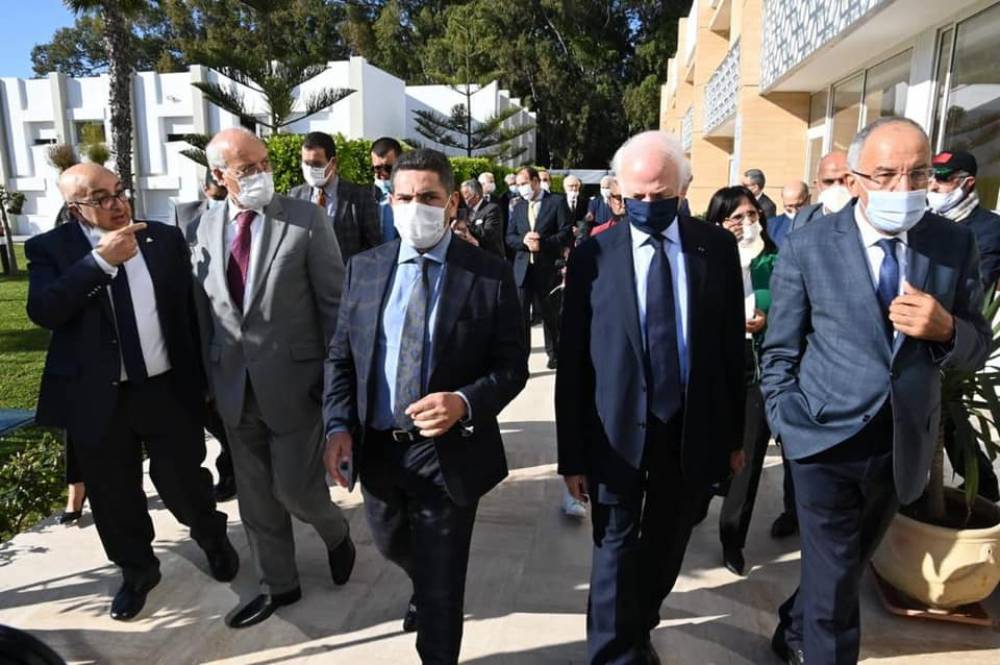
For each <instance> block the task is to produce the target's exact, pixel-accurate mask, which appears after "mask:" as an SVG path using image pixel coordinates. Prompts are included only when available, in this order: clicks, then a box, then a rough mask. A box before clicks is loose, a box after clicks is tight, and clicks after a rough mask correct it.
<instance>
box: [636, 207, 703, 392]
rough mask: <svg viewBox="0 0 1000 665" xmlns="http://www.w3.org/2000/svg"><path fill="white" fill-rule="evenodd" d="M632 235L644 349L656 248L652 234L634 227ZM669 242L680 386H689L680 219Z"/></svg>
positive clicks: (673, 225) (670, 229)
mask: <svg viewBox="0 0 1000 665" xmlns="http://www.w3.org/2000/svg"><path fill="white" fill-rule="evenodd" d="M628 228H629V233H631V234H632V265H633V267H634V269H635V270H634V271H633V272H634V275H635V297H636V300H637V302H638V304H639V330H640V331H641V332H642V345H643V347H647V346H648V344H649V342H648V340H647V339H646V279H647V278H648V276H649V266H650V264H651V263H652V262H653V256H654V252H655V247H654V245H653V243H652V242H648V241H649V234H648V233H644V232H642V231H640V230H639V229H637V228H635V227H634V226H632V225H631V224H629V225H628ZM663 235H664V236H665V237H666V239H667V245H666V249H667V259H668V260H669V261H670V276H671V278H672V281H673V285H674V321H675V322H676V324H677V356H678V358H679V359H680V370H681V383H682V384H683V385H685V386H686V385H687V380H688V367H689V365H690V363H689V362H688V336H687V333H688V280H687V264H686V262H685V261H684V252H683V248H682V246H681V232H680V229H679V225H678V222H677V219H676V218H674V221H673V222H671V224H670V226H668V227H667V230H666V232H665V233H664V234H663Z"/></svg>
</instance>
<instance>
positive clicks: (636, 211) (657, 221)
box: [625, 197, 680, 235]
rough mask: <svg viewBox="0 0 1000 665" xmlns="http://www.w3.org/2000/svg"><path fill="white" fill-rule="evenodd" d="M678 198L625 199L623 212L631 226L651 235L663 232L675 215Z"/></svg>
mask: <svg viewBox="0 0 1000 665" xmlns="http://www.w3.org/2000/svg"><path fill="white" fill-rule="evenodd" d="M679 203H680V199H678V198H677V197H674V198H672V199H657V200H656V201H640V200H639V199H625V212H627V213H628V221H629V223H630V224H632V226H634V227H635V228H637V229H639V230H640V231H643V232H644V233H648V234H650V235H653V234H654V233H663V232H664V231H666V230H667V227H668V226H670V224H671V223H672V222H673V221H674V218H675V217H677V206H678V205H679Z"/></svg>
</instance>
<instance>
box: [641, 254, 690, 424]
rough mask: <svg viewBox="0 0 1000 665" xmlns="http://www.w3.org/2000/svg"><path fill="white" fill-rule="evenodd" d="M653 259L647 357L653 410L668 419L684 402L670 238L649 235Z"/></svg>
mask: <svg viewBox="0 0 1000 665" xmlns="http://www.w3.org/2000/svg"><path fill="white" fill-rule="evenodd" d="M649 242H650V243H651V244H652V245H653V250H654V253H653V261H652V262H651V263H650V264H649V273H648V274H647V276H646V359H647V361H648V363H649V376H650V383H651V384H652V390H650V404H649V410H650V412H651V413H652V414H653V415H654V416H656V417H657V418H658V419H659V420H660V422H663V423H667V422H669V421H670V419H671V418H672V417H673V415H674V414H675V413H676V412H677V410H678V409H680V406H681V370H680V357H679V355H678V351H677V317H676V316H675V313H674V280H673V275H672V274H671V272H670V261H669V259H668V258H667V251H666V250H667V247H666V239H665V238H664V237H663V236H662V235H659V234H656V235H652V236H650V237H649Z"/></svg>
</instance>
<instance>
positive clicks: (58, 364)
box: [24, 222, 205, 441]
mask: <svg viewBox="0 0 1000 665" xmlns="http://www.w3.org/2000/svg"><path fill="white" fill-rule="evenodd" d="M146 223H147V224H148V225H149V226H148V228H147V229H146V230H144V231H138V232H137V233H136V234H135V236H136V240H137V241H138V243H139V249H140V251H141V252H142V256H143V259H144V260H145V262H146V266H147V267H148V269H149V274H150V277H151V278H152V281H153V290H154V293H155V295H156V307H157V311H158V313H159V318H160V326H161V328H162V330H163V337H164V341H165V342H166V346H167V355H168V357H169V359H170V365H171V369H172V371H171V372H170V380H171V384H172V388H173V390H174V392H175V393H176V395H177V397H178V399H179V400H180V401H181V403H182V404H184V405H185V406H186V407H187V408H188V410H189V411H190V413H191V417H192V418H194V419H198V420H200V419H201V417H202V415H201V414H202V411H203V409H204V386H205V383H204V373H203V370H202V364H201V352H200V349H199V344H198V337H197V332H196V327H195V316H194V299H193V295H192V288H193V279H192V273H191V260H190V255H189V253H188V246H187V243H186V242H185V241H184V238H183V236H182V235H181V232H180V231H179V230H178V229H176V228H173V227H171V226H169V225H167V224H161V223H159V222H146ZM91 249H92V248H91V246H90V242H89V241H88V240H87V238H86V236H84V233H83V230H82V229H80V227H79V225H78V224H77V223H75V222H71V223H67V224H63V225H62V226H58V227H56V228H54V229H53V230H51V231H48V232H47V233H43V234H42V235H39V236H36V237H34V238H32V239H31V240H29V241H28V242H27V243H26V244H25V246H24V252H25V255H26V256H27V259H28V278H29V282H28V317H29V318H30V319H31V320H32V321H34V322H35V323H36V324H38V325H39V326H42V327H43V328H48V329H49V330H51V331H52V339H51V341H50V342H49V349H48V353H47V355H46V357H45V369H44V371H43V373H42V384H41V389H40V391H39V395H38V411H37V414H36V416H35V420H36V422H37V423H38V424H39V425H45V426H51V427H61V428H64V429H66V430H67V431H68V432H69V434H70V436H72V437H73V438H74V439H78V440H81V441H100V440H101V439H102V438H103V437H104V435H105V433H106V432H107V428H108V425H109V423H110V421H111V416H112V413H113V411H114V408H115V402H116V396H117V393H118V380H119V377H120V375H121V356H120V354H119V351H118V344H117V333H116V331H115V318H114V312H113V310H112V308H111V297H110V295H109V294H108V292H107V289H106V288H105V287H107V286H108V285H109V284H110V283H111V277H110V276H109V275H108V274H107V273H105V272H104V271H103V270H102V269H101V267H100V266H99V265H98V264H97V261H95V260H94V258H93V256H91Z"/></svg>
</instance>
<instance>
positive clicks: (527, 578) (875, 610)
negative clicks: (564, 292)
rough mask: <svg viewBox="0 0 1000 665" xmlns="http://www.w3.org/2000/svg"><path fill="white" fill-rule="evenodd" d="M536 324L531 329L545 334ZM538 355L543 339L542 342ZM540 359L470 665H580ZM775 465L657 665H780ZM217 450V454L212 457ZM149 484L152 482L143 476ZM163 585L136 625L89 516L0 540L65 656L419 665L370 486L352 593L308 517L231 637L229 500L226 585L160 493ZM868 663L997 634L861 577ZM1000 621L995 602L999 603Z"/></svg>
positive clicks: (17, 589) (487, 521) (477, 588)
mask: <svg viewBox="0 0 1000 665" xmlns="http://www.w3.org/2000/svg"><path fill="white" fill-rule="evenodd" d="M537 332H538V331H537V330H536V334H537ZM535 342H536V345H539V343H540V339H536V340H535ZM539 351H540V350H539V349H536V352H535V353H534V354H533V357H532V361H531V367H532V371H533V374H532V378H531V381H530V382H529V384H528V387H527V389H526V390H525V391H524V392H523V393H522V395H521V396H520V397H519V398H518V399H517V400H516V401H515V402H514V403H512V404H511V405H510V407H509V408H508V409H507V410H506V411H505V412H504V414H503V417H502V420H503V423H502V426H503V429H504V433H505V440H506V444H507V455H508V459H509V461H510V466H511V469H512V472H511V475H510V477H509V478H508V479H507V480H506V481H505V482H504V483H503V484H502V485H501V486H500V487H498V488H497V489H495V490H494V491H493V492H492V493H490V494H489V495H488V496H487V497H486V498H485V499H484V500H483V501H482V503H481V505H480V509H479V518H478V522H477V525H476V532H475V537H474V540H473V546H472V559H471V564H470V572H469V581H468V588H467V591H466V613H467V617H466V622H465V640H464V644H463V649H462V662H463V663H474V664H476V665H500V664H511V665H535V664H539V665H541V664H543V663H544V664H569V663H583V662H585V659H584V657H585V645H584V639H585V635H584V611H585V608H586V597H587V580H588V574H589V565H590V540H589V525H588V524H587V523H574V522H570V521H567V520H566V519H564V518H563V517H562V516H561V514H560V513H559V511H558V506H559V502H560V499H561V497H562V481H561V480H560V479H559V478H558V477H557V476H556V473H555V464H554V461H555V433H554V427H553V422H552V390H553V374H554V372H551V371H546V370H545V369H544V363H543V360H544V354H542V353H540V352H539ZM771 452H772V453H773V454H772V455H770V456H769V457H768V459H767V462H766V464H767V468H766V469H765V472H764V479H763V482H762V484H761V490H760V496H759V499H758V503H757V511H756V514H755V516H754V522H753V525H752V527H751V535H750V539H749V542H748V545H747V548H746V555H747V560H748V563H749V564H751V565H752V570H751V571H750V573H749V575H748V576H747V577H746V578H744V579H741V578H737V577H735V576H733V575H731V574H730V573H728V572H727V571H726V570H725V569H724V568H721V566H720V565H719V557H720V547H719V544H718V528H717V518H718V509H719V501H715V502H713V506H712V512H711V514H710V515H709V518H708V519H707V520H706V521H705V522H704V523H703V524H702V525H701V526H699V527H698V529H697V530H696V531H695V534H694V536H693V538H692V540H691V545H690V547H689V549H688V556H687V559H686V561H685V566H684V570H683V574H682V577H681V579H680V580H679V581H678V584H677V587H676V589H675V591H674V593H673V594H672V595H671V596H670V598H669V599H668V600H667V602H666V603H665V605H664V607H663V609H662V611H661V616H662V618H663V621H662V623H661V624H660V627H659V628H658V629H657V630H656V631H655V632H654V634H653V643H654V644H655V646H656V648H657V650H658V651H659V653H660V654H661V657H662V658H663V662H664V663H673V664H683V665H688V664H691V665H707V664H720V665H721V664H733V665H735V664H740V665H743V664H758V663H759V664H765V665H766V664H769V663H775V664H776V663H777V661H776V660H775V659H774V658H773V657H772V655H771V652H770V650H769V648H768V638H769V637H770V634H771V631H772V630H773V628H774V621H775V620H774V610H775V608H776V607H777V605H778V604H779V602H780V601H781V600H782V599H784V597H785V596H787V595H788V593H789V592H790V591H791V589H792V588H793V587H794V586H795V584H796V582H797V578H798V567H799V563H798V559H799V554H798V550H797V540H796V539H794V538H793V539H790V540H787V541H781V542H777V541H773V540H771V538H770V537H769V536H768V533H767V531H768V528H769V525H770V523H771V520H773V519H774V517H775V516H776V515H777V514H778V512H779V511H780V504H781V502H780V488H781V464H780V459H779V458H778V457H777V453H776V451H774V450H772V451H771ZM213 457H214V455H213ZM147 480H148V479H147ZM147 487H148V489H149V493H150V510H151V512H152V514H153V519H154V522H155V525H156V534H157V540H156V543H155V546H156V550H157V554H158V556H159V557H160V560H161V562H162V570H163V582H161V583H160V585H159V586H158V587H157V588H156V589H155V590H154V591H153V592H152V593H151V594H150V597H149V600H148V602H147V604H146V609H145V610H144V612H143V614H142V615H141V616H140V618H139V619H137V620H135V621H133V622H131V623H120V622H116V621H112V620H111V619H110V618H109V617H108V604H109V601H110V596H111V595H112V594H113V593H114V591H115V589H116V588H117V585H118V583H119V580H118V575H117V573H116V571H115V570H114V569H113V568H112V567H111V566H110V565H109V564H108V562H107V561H106V560H105V559H104V555H103V553H102V551H101V547H100V544H99V541H98V538H97V533H96V531H95V529H94V526H93V522H92V520H91V519H90V517H89V515H88V514H86V513H85V515H84V518H83V520H82V521H81V523H80V525H79V526H78V527H68V528H67V527H62V526H59V525H58V524H55V523H54V520H52V519H50V520H48V521H46V522H44V523H43V524H41V525H39V526H38V527H37V528H36V529H34V530H32V531H30V532H28V533H25V534H22V535H20V536H18V537H17V538H15V539H14V540H12V541H10V542H9V543H7V544H6V545H4V546H0V623H3V624H9V625H13V626H17V627H20V628H25V629H28V630H30V631H31V632H33V633H34V634H35V635H37V636H38V637H40V638H41V639H43V640H44V641H45V642H47V643H48V644H50V645H51V646H52V647H54V648H55V649H56V650H57V651H58V652H59V653H60V654H62V655H63V657H65V658H66V659H67V660H69V661H71V662H78V663H99V664H101V665H108V664H110V665H118V664H132V663H142V664H143V665H185V664H187V663H215V664H219V665H223V664H224V665H236V664H237V663H239V664H254V665H264V664H272V663H282V664H285V663H330V662H342V663H359V664H362V665H407V664H410V663H417V662H418V661H417V658H416V653H415V650H414V638H413V636H412V635H410V634H404V633H402V632H401V630H400V619H401V617H402V612H403V609H404V607H405V605H406V601H407V599H408V597H409V594H410V590H409V588H408V585H407V583H406V581H405V578H404V576H403V575H402V573H401V572H400V571H398V570H397V569H395V568H394V567H393V566H391V565H389V564H387V563H386V562H385V561H384V560H383V559H382V558H381V557H380V556H379V555H378V553H377V552H376V551H375V549H374V547H373V545H372V540H371V536H370V534H369V531H368V527H367V525H366V524H365V520H364V515H363V511H361V510H360V502H361V499H360V493H359V492H358V491H355V493H354V494H352V495H348V494H347V493H346V492H344V491H343V490H341V489H339V488H337V489H334V490H333V496H334V498H335V499H336V501H337V502H338V503H339V504H340V505H341V506H342V507H343V508H344V509H345V510H346V511H347V514H348V515H349V517H350V521H351V530H352V533H353V534H354V538H355V541H356V543H357V545H358V562H357V566H356V568H355V570H354V575H353V577H352V578H351V581H350V583H348V584H347V585H346V586H344V587H341V588H334V587H333V584H332V582H331V581H330V578H329V571H328V567H327V563H326V557H325V552H324V550H323V545H322V542H321V541H320V539H319V537H318V536H317V535H316V534H315V533H314V532H313V531H312V530H311V529H310V528H309V527H306V526H303V525H301V524H297V528H296V539H297V543H298V561H299V570H300V573H301V577H302V584H303V591H304V597H303V599H302V601H301V602H299V603H298V604H296V605H293V606H291V607H288V608H284V609H282V610H281V611H280V612H279V613H278V614H277V615H276V616H274V617H272V618H271V619H269V620H268V621H266V622H264V623H263V624H261V625H259V626H257V627H254V628H251V629H248V630H244V631H232V630H230V629H228V628H226V627H225V625H224V624H223V621H222V619H223V617H224V616H225V615H226V614H227V613H229V612H230V611H231V610H232V609H233V608H234V607H235V606H236V605H237V604H239V603H241V602H245V601H247V600H249V599H250V598H252V597H253V596H254V595H255V594H256V593H257V586H256V583H255V578H254V574H253V569H252V565H251V564H250V562H249V553H248V549H247V544H246V538H245V537H244V534H243V530H242V528H241V526H240V523H239V513H238V510H237V505H236V502H235V501H231V502H228V503H226V504H224V505H223V510H225V511H226V512H227V513H228V514H229V516H230V535H231V537H232V539H233V542H234V544H235V545H236V547H237V549H238V550H239V553H240V557H241V562H242V564H243V567H242V569H241V570H240V574H239V576H238V577H237V578H236V580H235V581H234V582H232V583H231V584H219V583H217V582H215V581H214V580H212V579H211V578H209V577H208V575H207V565H206V563H205V561H204V558H203V556H202V554H201V551H200V550H199V549H198V547H197V546H196V545H195V544H194V543H193V542H192V541H191V540H189V539H188V538H186V536H185V534H184V531H183V529H182V528H181V527H180V526H179V525H178V524H177V522H176V521H174V519H173V518H172V517H171V516H170V514H169V513H167V511H166V510H165V509H164V508H163V506H162V504H161V503H160V501H159V498H158V497H157V496H156V495H155V492H154V491H153V489H152V487H151V486H149V485H148V482H147ZM862 600H863V608H862V615H863V625H864V645H863V649H862V659H863V660H864V662H866V663H899V664H904V663H905V664H907V665H909V664H911V663H912V664H918V663H919V664H923V663H942V664H944V663H947V664H948V665H952V664H954V663H958V662H960V663H961V664H962V665H979V664H981V665H987V664H990V665H997V664H998V663H1000V633H998V632H995V631H991V630H984V629H976V628H967V627H959V626H950V625H942V624H936V623H933V624H932V623H926V622H921V621H915V620H903V619H899V618H896V617H892V616H890V615H888V614H887V613H886V612H885V611H883V610H882V608H881V606H880V605H879V603H878V600H877V599H876V597H875V595H874V591H873V589H872V586H871V584H870V582H868V581H866V583H865V585H864V593H863V596H862ZM990 609H991V611H992V613H993V616H995V617H1000V593H997V594H994V596H993V598H992V599H991V600H990Z"/></svg>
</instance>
